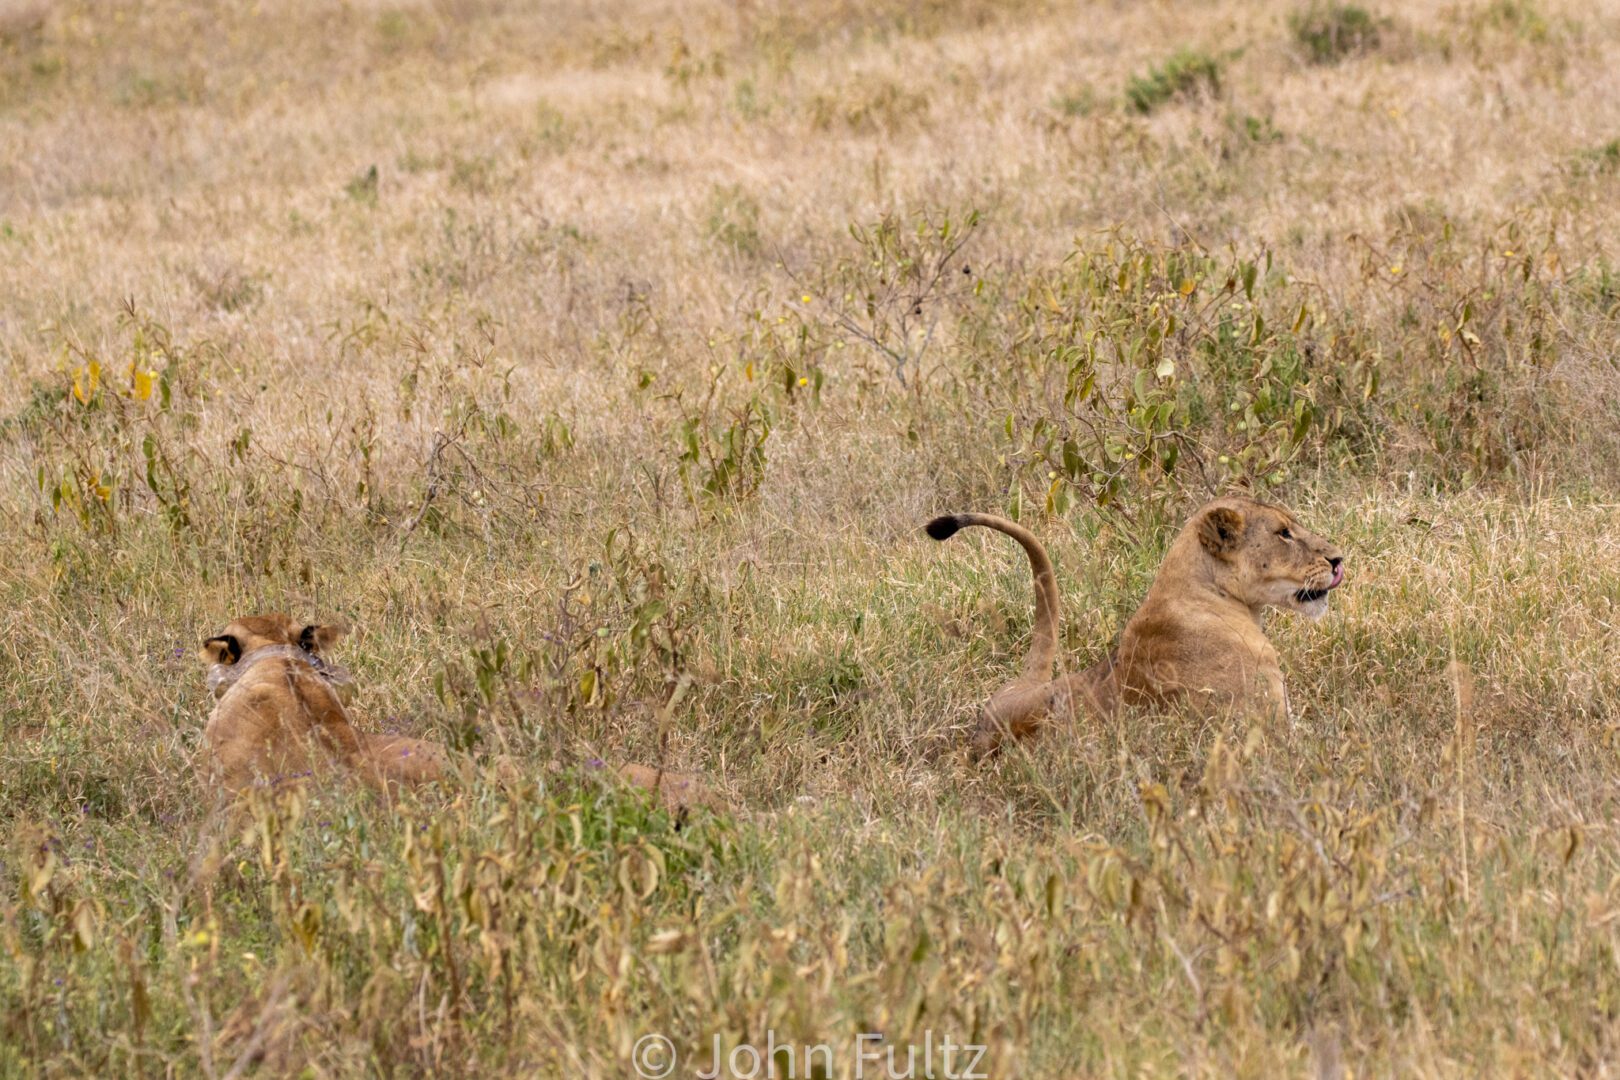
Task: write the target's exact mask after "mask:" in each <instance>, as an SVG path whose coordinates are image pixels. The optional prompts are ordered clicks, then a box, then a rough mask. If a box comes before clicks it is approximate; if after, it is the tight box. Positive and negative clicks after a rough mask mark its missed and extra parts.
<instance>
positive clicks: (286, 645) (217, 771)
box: [202, 614, 445, 793]
mask: <svg viewBox="0 0 1620 1080" xmlns="http://www.w3.org/2000/svg"><path fill="white" fill-rule="evenodd" d="M342 634H343V631H342V630H340V629H338V628H337V627H333V626H321V625H314V624H312V625H307V626H306V625H304V624H302V623H297V622H294V621H293V620H292V619H290V618H288V617H287V616H285V615H281V614H275V615H249V616H246V617H244V618H240V619H237V620H235V621H234V622H232V623H231V624H230V625H229V626H227V627H226V628H225V629H224V631H223V632H222V633H220V634H218V635H216V636H214V637H211V638H209V639H208V640H207V641H205V642H203V646H202V658H203V660H204V661H206V662H207V663H208V665H209V671H208V688H209V690H210V692H212V694H213V695H214V698H215V699H216V704H215V705H214V711H213V714H212V715H211V716H210V717H209V718H208V726H207V727H206V728H205V729H204V731H203V738H204V741H205V742H206V743H207V745H208V752H209V758H210V764H211V772H212V773H213V775H214V776H215V777H216V778H217V779H218V781H219V783H220V784H222V785H223V786H224V788H225V789H226V790H227V791H229V792H231V793H240V792H242V791H243V790H245V789H246V788H248V787H250V786H252V785H253V784H255V783H262V784H275V783H277V782H279V781H282V780H286V779H290V778H296V777H300V776H304V775H308V774H309V773H310V772H311V771H312V770H314V769H315V768H317V767H318V766H320V765H322V764H323V763H325V762H329V761H330V762H336V763H337V764H339V765H341V766H344V767H346V768H348V769H351V770H353V771H354V772H356V773H358V774H359V775H360V776H361V778H362V779H364V780H365V781H366V782H367V783H369V784H371V785H372V786H374V787H377V788H385V787H388V786H390V785H393V784H419V783H423V782H427V781H432V780H439V779H442V778H443V775H444V767H445V760H444V751H443V749H442V748H441V747H438V746H435V745H433V744H432V743H428V742H424V741H422V740H420V739H410V738H406V737H404V736H401V735H388V734H383V733H379V732H366V731H362V730H360V729H359V728H357V727H356V726H355V725H354V723H353V722H352V721H351V720H350V718H349V713H348V710H347V709H346V708H345V707H344V705H345V703H346V702H347V701H348V699H349V698H350V697H351V696H352V694H353V689H354V687H353V682H352V680H351V679H350V678H349V675H348V672H346V671H344V670H343V669H342V668H339V667H336V666H334V665H333V664H331V663H330V662H329V661H328V660H327V659H326V658H325V653H326V651H327V650H329V649H330V648H331V647H332V644H333V643H334V642H335V641H337V639H338V638H339V637H341V636H342Z"/></svg>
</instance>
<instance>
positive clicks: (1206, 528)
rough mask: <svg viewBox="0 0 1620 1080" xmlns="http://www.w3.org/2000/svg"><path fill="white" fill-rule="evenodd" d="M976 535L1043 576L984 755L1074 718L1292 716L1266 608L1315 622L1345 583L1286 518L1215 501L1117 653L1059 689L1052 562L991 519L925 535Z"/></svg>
mask: <svg viewBox="0 0 1620 1080" xmlns="http://www.w3.org/2000/svg"><path fill="white" fill-rule="evenodd" d="M969 525H983V526H985V527H986V528H991V529H996V530H998V531H1000V532H1004V533H1006V534H1007V535H1008V536H1010V537H1012V538H1013V539H1014V540H1016V541H1018V543H1019V544H1020V545H1022V546H1023V549H1024V551H1025V552H1026V553H1027V554H1028V555H1029V563H1030V567H1031V568H1032V569H1033V570H1034V573H1035V626H1034V630H1033V638H1034V640H1033V642H1032V644H1031V646H1030V650H1029V655H1028V657H1027V658H1026V659H1025V660H1024V670H1023V671H1022V672H1021V673H1020V674H1019V676H1018V678H1016V679H1015V680H1013V682H1012V683H1010V684H1009V685H1008V686H1006V687H1004V688H1003V689H1001V690H1000V691H998V692H997V693H996V694H994V695H993V696H992V697H991V698H990V700H989V701H987V702H986V703H985V705H984V708H983V709H982V710H981V711H980V714H979V720H978V724H977V727H976V729H975V731H974V735H973V749H974V752H975V754H976V755H984V754H988V753H990V752H992V751H994V750H995V749H996V748H997V747H998V746H1000V745H1001V742H1002V740H1003V739H1004V738H1005V737H1006V736H1008V735H1011V736H1012V737H1013V738H1024V737H1026V736H1030V735H1033V734H1035V733H1036V732H1038V731H1039V730H1040V729H1041V727H1042V726H1043V725H1044V724H1045V723H1046V721H1047V719H1048V717H1050V716H1052V715H1054V714H1055V715H1057V716H1059V717H1064V718H1071V719H1072V718H1073V717H1074V716H1075V714H1076V711H1077V710H1078V709H1085V710H1087V711H1089V712H1092V713H1094V714H1100V715H1108V714H1112V713H1113V712H1114V711H1115V710H1117V709H1118V708H1119V707H1120V705H1122V704H1125V705H1136V704H1155V705H1165V704H1170V703H1172V702H1175V701H1184V700H1188V699H1194V700H1199V701H1201V702H1202V703H1204V704H1206V705H1207V706H1209V707H1212V708H1222V709H1248V710H1255V709H1259V710H1261V711H1274V712H1281V713H1283V714H1286V712H1287V709H1288V691H1287V688H1286V687H1285V686H1284V684H1283V677H1282V669H1281V667H1280V666H1279V665H1278V663H1277V650H1276V649H1274V648H1272V646H1271V642H1270V641H1268V640H1266V633H1265V627H1264V624H1263V622H1262V617H1263V612H1264V611H1265V609H1266V608H1268V607H1277V608H1285V609H1288V610H1291V611H1298V612H1301V613H1302V614H1304V615H1305V616H1307V617H1308V618H1313V619H1314V618H1319V617H1320V616H1321V615H1322V614H1323V613H1325V612H1326V611H1327V595H1328V593H1329V592H1331V591H1332V590H1333V589H1336V588H1338V587H1339V584H1340V583H1341V582H1342V581H1343V580H1344V557H1343V556H1342V555H1341V554H1340V553H1339V550H1338V549H1337V548H1336V547H1334V546H1333V545H1332V544H1330V543H1328V542H1327V541H1326V540H1323V539H1322V538H1321V537H1319V536H1315V535H1313V534H1311V533H1309V532H1306V531H1305V529H1304V528H1303V527H1302V526H1301V525H1300V523H1299V522H1298V521H1297V520H1296V519H1295V518H1294V516H1293V515H1292V514H1290V513H1289V512H1288V511H1286V510H1283V509H1280V508H1278V507H1275V506H1267V505H1266V504H1265V503H1261V502H1256V501H1255V500H1253V499H1249V498H1245V497H1242V496H1227V497H1225V498H1220V499H1216V500H1215V501H1214V502H1211V503H1209V504H1208V505H1206V506H1204V507H1203V508H1202V509H1200V510H1199V511H1198V512H1197V513H1196V514H1194V515H1193V517H1192V520H1191V521H1189V522H1188V523H1187V524H1186V526H1185V527H1184V528H1183V529H1182V530H1181V532H1180V534H1179V535H1177V537H1176V539H1175V541H1174V542H1173V543H1172V544H1171V545H1170V552H1169V554H1167V555H1166V556H1165V559H1164V564H1163V565H1162V566H1161V567H1160V568H1159V574H1158V576H1157V577H1156V578H1154V580H1153V585H1152V587H1150V588H1149V589H1148V594H1147V599H1145V600H1143V601H1142V606H1141V607H1139V608H1137V609H1136V614H1134V615H1132V616H1131V618H1130V621H1129V622H1127V623H1126V624H1125V630H1124V632H1123V633H1121V634H1120V637H1119V643H1118V645H1116V646H1115V647H1114V651H1113V652H1112V653H1110V654H1109V655H1108V657H1107V658H1106V659H1104V660H1102V661H1100V662H1098V663H1097V664H1095V665H1093V666H1092V667H1091V668H1090V669H1089V670H1087V671H1084V672H1081V673H1079V674H1074V675H1065V676H1061V677H1059V678H1056V679H1054V678H1052V664H1053V662H1054V661H1055V660H1056V659H1057V638H1058V590H1057V580H1056V578H1055V577H1054V576H1053V574H1052V562H1051V560H1050V559H1049V558H1047V555H1046V549H1045V548H1043V547H1041V543H1040V541H1039V540H1037V539H1035V537H1034V536H1033V535H1032V534H1031V533H1030V532H1029V530H1027V529H1025V528H1023V527H1022V526H1020V525H1017V524H1014V523H1013V522H1011V521H1007V520H1005V519H1004V518H999V517H993V516H990V515H987V514H954V515H947V516H945V517H938V518H935V519H934V520H933V521H930V522H929V523H928V525H927V532H928V535H929V536H931V537H933V538H934V539H935V540H944V539H946V538H948V537H950V536H954V535H955V534H956V532H957V530H959V529H962V528H965V527H967V526H969Z"/></svg>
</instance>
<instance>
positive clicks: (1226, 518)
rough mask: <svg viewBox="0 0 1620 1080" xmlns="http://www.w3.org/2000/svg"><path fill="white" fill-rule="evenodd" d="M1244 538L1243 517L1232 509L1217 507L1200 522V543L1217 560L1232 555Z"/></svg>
mask: <svg viewBox="0 0 1620 1080" xmlns="http://www.w3.org/2000/svg"><path fill="white" fill-rule="evenodd" d="M1242 536H1243V515H1242V514H1240V513H1238V512H1237V511H1236V510H1233V509H1231V508H1230V507H1225V506H1217V507H1215V508H1214V509H1213V510H1210V511H1208V512H1207V513H1205V514H1204V516H1203V517H1202V518H1201V519H1199V522H1198V542H1199V543H1200V544H1203V545H1204V550H1205V551H1207V552H1209V553H1210V554H1211V555H1214V556H1215V557H1216V558H1219V559H1224V558H1226V556H1228V555H1230V554H1231V553H1232V552H1233V551H1234V550H1235V549H1236V548H1237V545H1238V540H1239V539H1241V538H1242Z"/></svg>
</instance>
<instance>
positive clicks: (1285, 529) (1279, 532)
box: [1277, 525, 1294, 540]
mask: <svg viewBox="0 0 1620 1080" xmlns="http://www.w3.org/2000/svg"><path fill="white" fill-rule="evenodd" d="M1277 535H1278V536H1280V537H1282V538H1283V539H1284V540H1292V539H1293V538H1294V534H1293V533H1291V532H1289V531H1288V526H1286V525H1284V526H1283V527H1282V528H1280V529H1278V530H1277Z"/></svg>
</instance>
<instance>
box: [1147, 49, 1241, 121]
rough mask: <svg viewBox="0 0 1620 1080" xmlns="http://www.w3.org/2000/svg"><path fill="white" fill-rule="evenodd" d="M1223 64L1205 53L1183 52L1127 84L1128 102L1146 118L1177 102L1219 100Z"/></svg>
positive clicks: (1185, 50) (1189, 50)
mask: <svg viewBox="0 0 1620 1080" xmlns="http://www.w3.org/2000/svg"><path fill="white" fill-rule="evenodd" d="M1220 92H1221V62H1220V61H1219V60H1218V59H1216V58H1215V57H1213V56H1211V55H1210V54H1208V53H1205V52H1198V51H1196V50H1192V49H1182V50H1181V51H1179V52H1177V53H1176V54H1175V55H1173V56H1171V57H1170V58H1169V59H1168V60H1166V61H1164V63H1162V64H1159V65H1157V66H1156V67H1151V68H1149V69H1148V70H1147V72H1146V74H1142V75H1136V76H1133V77H1132V78H1131V80H1130V81H1129V82H1128V83H1126V84H1125V101H1126V103H1127V104H1129V106H1130V107H1131V109H1132V110H1134V111H1136V112H1138V113H1142V114H1143V115H1146V114H1148V113H1151V112H1152V111H1153V110H1155V109H1157V108H1159V107H1160V106H1161V105H1165V104H1167V103H1169V102H1171V101H1174V100H1177V99H1188V98H1196V97H1200V96H1208V97H1218V96H1219V95H1220Z"/></svg>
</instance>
